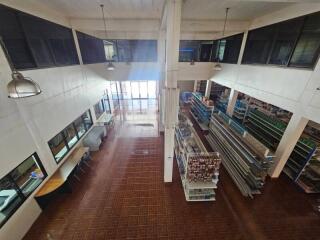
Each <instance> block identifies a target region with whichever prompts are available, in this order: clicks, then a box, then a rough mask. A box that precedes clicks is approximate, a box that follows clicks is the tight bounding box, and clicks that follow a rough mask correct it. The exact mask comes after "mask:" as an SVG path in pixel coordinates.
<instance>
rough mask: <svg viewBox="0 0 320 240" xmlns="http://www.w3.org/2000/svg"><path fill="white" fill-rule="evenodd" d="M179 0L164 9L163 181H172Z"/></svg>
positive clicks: (175, 120) (176, 97)
mask: <svg viewBox="0 0 320 240" xmlns="http://www.w3.org/2000/svg"><path fill="white" fill-rule="evenodd" d="M181 4H182V1H181V0H167V1H166V11H167V21H166V27H167V28H166V29H167V32H166V67H165V69H166V73H165V75H166V78H165V89H164V94H163V95H164V98H165V99H164V101H163V102H164V182H172V170H173V157H174V131H175V124H176V123H177V120H178V110H179V89H177V82H178V70H179V62H178V59H179V43H180V24H181Z"/></svg>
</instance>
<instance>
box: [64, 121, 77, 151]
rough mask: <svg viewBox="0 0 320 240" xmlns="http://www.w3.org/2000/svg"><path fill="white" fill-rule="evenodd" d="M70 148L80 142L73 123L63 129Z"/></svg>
mask: <svg viewBox="0 0 320 240" xmlns="http://www.w3.org/2000/svg"><path fill="white" fill-rule="evenodd" d="M63 134H64V136H65V138H66V141H67V143H68V146H69V148H72V147H73V146H74V145H75V144H76V143H77V142H78V136H77V133H76V130H75V128H74V126H73V124H70V125H69V126H67V127H66V128H65V129H64V130H63Z"/></svg>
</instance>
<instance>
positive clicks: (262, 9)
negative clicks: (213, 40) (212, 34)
mask: <svg viewBox="0 0 320 240" xmlns="http://www.w3.org/2000/svg"><path fill="white" fill-rule="evenodd" d="M291 4H293V3H288V2H274V1H272V2H270V1H269V2H267V1H265V2H264V1H250V0H249V1H235V0H232V1H225V0H220V1H219V0H196V1H194V0H186V1H185V2H184V4H183V7H182V17H183V18H184V19H196V20H204V19H208V20H214V19H224V17H225V9H226V8H230V10H229V14H228V19H233V20H252V19H254V18H256V17H258V16H262V15H265V14H267V13H269V12H273V11H276V10H277V9H280V8H284V7H288V6H289V5H291Z"/></svg>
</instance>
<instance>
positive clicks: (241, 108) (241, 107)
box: [232, 100, 247, 123]
mask: <svg viewBox="0 0 320 240" xmlns="http://www.w3.org/2000/svg"><path fill="white" fill-rule="evenodd" d="M246 112H247V104H246V103H244V102H241V101H240V100H237V101H236V104H235V106H234V111H233V116H232V117H233V118H234V119H235V120H236V121H237V122H240V123H243V121H244V118H245V116H246Z"/></svg>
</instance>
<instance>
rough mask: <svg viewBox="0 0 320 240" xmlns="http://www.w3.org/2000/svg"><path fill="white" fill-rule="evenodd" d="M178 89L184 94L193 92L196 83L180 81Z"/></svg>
mask: <svg viewBox="0 0 320 240" xmlns="http://www.w3.org/2000/svg"><path fill="white" fill-rule="evenodd" d="M177 87H178V88H179V89H180V93H182V92H193V87H194V81H190V80H178V83H177Z"/></svg>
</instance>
